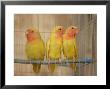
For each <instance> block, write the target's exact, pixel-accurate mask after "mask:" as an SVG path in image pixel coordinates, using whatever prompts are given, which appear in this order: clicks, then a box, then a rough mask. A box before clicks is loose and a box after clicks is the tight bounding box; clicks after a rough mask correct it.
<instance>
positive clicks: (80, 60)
mask: <svg viewBox="0 0 110 89" xmlns="http://www.w3.org/2000/svg"><path fill="white" fill-rule="evenodd" d="M91 62H92V59H91V58H86V63H91ZM14 63H20V64H63V65H64V64H68V63H85V58H83V59H79V60H78V61H73V60H62V61H59V60H55V61H54V60H49V61H48V60H45V61H42V60H24V59H22V60H21V59H14Z"/></svg>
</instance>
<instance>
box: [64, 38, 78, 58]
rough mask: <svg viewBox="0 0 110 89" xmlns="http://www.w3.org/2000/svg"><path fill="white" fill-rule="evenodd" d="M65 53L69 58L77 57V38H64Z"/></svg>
mask: <svg viewBox="0 0 110 89" xmlns="http://www.w3.org/2000/svg"><path fill="white" fill-rule="evenodd" d="M63 53H64V56H65V57H66V58H68V59H73V57H74V58H77V55H78V53H77V47H76V39H69V40H65V39H64V40H63Z"/></svg>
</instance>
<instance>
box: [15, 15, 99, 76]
mask: <svg viewBox="0 0 110 89" xmlns="http://www.w3.org/2000/svg"><path fill="white" fill-rule="evenodd" d="M56 25H62V26H64V27H65V28H67V27H69V26H71V25H74V26H76V27H78V28H79V29H80V32H79V34H78V35H77V38H76V39H77V40H76V41H77V48H78V58H79V59H80V60H83V59H85V60H86V59H87V58H91V60H92V62H91V63H86V61H85V63H78V65H79V66H78V68H77V73H76V74H74V73H73V72H72V71H71V69H70V68H69V67H68V66H57V68H56V70H55V72H54V74H53V75H55V76H69V75H76V76H96V75H97V59H96V58H97V54H96V53H97V52H96V51H97V50H96V49H97V48H96V45H97V44H96V43H97V40H96V39H97V38H96V37H97V15H96V14H15V15H14V60H16V59H19V60H27V57H26V54H25V44H26V37H25V31H26V30H27V28H30V27H35V28H36V29H38V30H39V32H40V34H41V37H42V39H43V41H44V42H45V45H46V42H47V39H48V38H49V36H50V31H51V30H52V28H53V27H54V26H56ZM62 58H63V57H62ZM14 75H15V76H36V75H41V76H48V75H51V74H50V73H49V72H48V67H47V65H42V67H41V71H40V73H38V74H36V73H34V72H33V70H32V64H21V63H14Z"/></svg>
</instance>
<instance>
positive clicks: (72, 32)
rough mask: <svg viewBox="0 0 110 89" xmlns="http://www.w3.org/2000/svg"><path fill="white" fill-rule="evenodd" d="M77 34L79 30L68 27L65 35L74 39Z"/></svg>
mask: <svg viewBox="0 0 110 89" xmlns="http://www.w3.org/2000/svg"><path fill="white" fill-rule="evenodd" d="M78 32H79V29H78V28H77V27H75V26H70V27H68V28H67V30H66V33H67V35H68V36H69V37H75V36H76V35H77V34H78Z"/></svg>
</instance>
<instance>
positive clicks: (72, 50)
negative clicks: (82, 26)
mask: <svg viewBox="0 0 110 89" xmlns="http://www.w3.org/2000/svg"><path fill="white" fill-rule="evenodd" d="M78 33H79V29H78V28H77V27H76V26H69V27H67V29H66V30H65V33H64V34H63V55H64V57H65V58H66V59H67V60H72V61H77V59H78V49H77V44H76V35H77V34H78ZM69 66H70V68H71V69H72V70H73V71H74V72H76V66H77V65H76V63H73V64H70V65H69Z"/></svg>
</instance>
